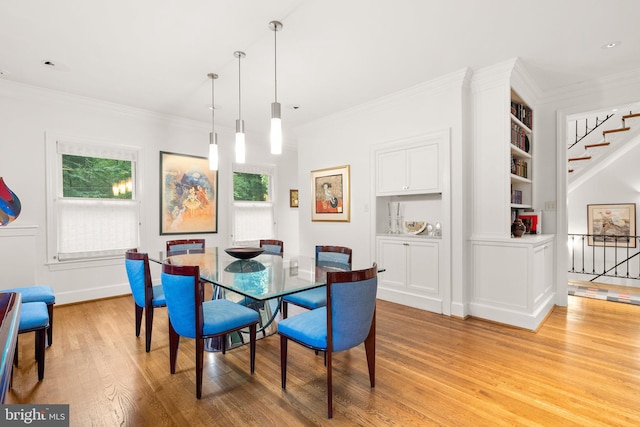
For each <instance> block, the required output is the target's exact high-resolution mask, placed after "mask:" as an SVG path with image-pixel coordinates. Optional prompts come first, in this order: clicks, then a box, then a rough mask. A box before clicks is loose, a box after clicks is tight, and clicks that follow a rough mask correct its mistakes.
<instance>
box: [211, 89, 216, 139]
mask: <svg viewBox="0 0 640 427" xmlns="http://www.w3.org/2000/svg"><path fill="white" fill-rule="evenodd" d="M214 82H215V78H212V79H211V132H215V119H216V106H215V104H214V99H216V98H215V92H214V89H213V87H214Z"/></svg>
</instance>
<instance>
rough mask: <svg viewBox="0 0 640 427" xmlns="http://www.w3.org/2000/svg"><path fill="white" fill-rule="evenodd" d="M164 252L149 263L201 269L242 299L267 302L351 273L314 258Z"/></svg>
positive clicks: (214, 251)
mask: <svg viewBox="0 0 640 427" xmlns="http://www.w3.org/2000/svg"><path fill="white" fill-rule="evenodd" d="M169 255H170V256H167V254H166V253H165V252H161V253H160V254H159V256H158V257H155V258H154V257H151V256H150V257H149V260H151V261H154V262H158V263H171V264H173V265H179V266H180V265H197V266H199V267H200V278H201V279H202V280H205V281H207V282H210V283H213V284H215V285H218V286H221V287H222V288H224V289H227V290H230V291H233V292H237V293H239V294H240V295H244V296H246V297H250V298H253V299H255V300H259V301H264V300H268V299H272V298H277V297H281V296H284V295H289V294H293V293H296V292H300V291H304V290H307V289H313V288H317V287H320V286H323V285H325V284H326V278H327V274H326V273H327V272H328V271H345V270H349V268H348V266H346V265H344V264H339V263H328V264H325V265H319V266H316V265H315V259H314V258H313V257H298V258H297V259H294V260H289V261H288V262H287V263H285V262H284V260H283V258H282V257H281V256H279V255H273V254H267V253H263V254H261V255H258V256H257V257H255V258H251V259H237V258H234V257H232V256H230V255H228V254H227V253H226V252H225V251H224V249H223V248H217V247H212V248H206V249H205V250H204V251H203V250H201V249H200V250H191V251H182V252H179V253H177V254H176V253H175V252H173V253H170V254H169Z"/></svg>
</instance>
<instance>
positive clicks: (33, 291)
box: [0, 285, 56, 345]
mask: <svg viewBox="0 0 640 427" xmlns="http://www.w3.org/2000/svg"><path fill="white" fill-rule="evenodd" d="M0 292H17V293H19V294H21V295H22V302H23V303H32V302H43V303H45V304H46V305H47V312H48V315H49V328H48V329H47V342H48V344H49V345H51V344H53V305H54V304H55V303H56V295H55V294H54V293H53V289H52V288H51V286H46V285H33V286H22V287H19V288H12V289H3V290H2V291H0Z"/></svg>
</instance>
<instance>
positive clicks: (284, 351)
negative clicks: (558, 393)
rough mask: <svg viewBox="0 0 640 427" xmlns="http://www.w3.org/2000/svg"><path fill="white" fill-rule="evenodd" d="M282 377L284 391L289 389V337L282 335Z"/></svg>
mask: <svg viewBox="0 0 640 427" xmlns="http://www.w3.org/2000/svg"><path fill="white" fill-rule="evenodd" d="M280 375H281V381H282V389H283V390H285V389H286V388H287V337H285V336H284V335H280Z"/></svg>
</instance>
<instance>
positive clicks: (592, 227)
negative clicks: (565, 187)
mask: <svg viewBox="0 0 640 427" xmlns="http://www.w3.org/2000/svg"><path fill="white" fill-rule="evenodd" d="M587 227H588V228H587V230H588V231H587V233H588V234H589V242H588V243H589V246H617V247H625V248H626V247H630V248H635V247H636V239H635V238H633V237H632V238H629V236H635V235H636V204H635V203H618V204H611V205H587Z"/></svg>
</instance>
